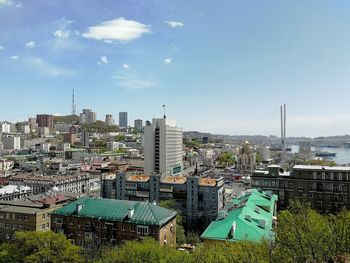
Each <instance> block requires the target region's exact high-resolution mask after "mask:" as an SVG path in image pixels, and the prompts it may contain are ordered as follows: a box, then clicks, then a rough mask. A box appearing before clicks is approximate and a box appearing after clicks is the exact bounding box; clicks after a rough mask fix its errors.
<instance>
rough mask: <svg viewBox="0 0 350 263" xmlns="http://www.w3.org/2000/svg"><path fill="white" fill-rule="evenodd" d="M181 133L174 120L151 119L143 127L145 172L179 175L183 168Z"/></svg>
mask: <svg viewBox="0 0 350 263" xmlns="http://www.w3.org/2000/svg"><path fill="white" fill-rule="evenodd" d="M182 141H183V133H182V128H178V127H176V122H175V121H174V120H170V119H167V118H163V119H153V121H152V124H150V125H146V126H145V129H144V155H145V174H146V175H151V174H152V173H161V174H165V175H180V174H181V173H182V169H183V145H182Z"/></svg>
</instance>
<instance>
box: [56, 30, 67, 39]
mask: <svg viewBox="0 0 350 263" xmlns="http://www.w3.org/2000/svg"><path fill="white" fill-rule="evenodd" d="M52 34H53V35H54V36H55V37H61V38H67V37H69V35H70V32H69V31H67V30H61V29H59V30H56V31H55V32H52Z"/></svg>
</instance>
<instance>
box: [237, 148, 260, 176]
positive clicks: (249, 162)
mask: <svg viewBox="0 0 350 263" xmlns="http://www.w3.org/2000/svg"><path fill="white" fill-rule="evenodd" d="M236 168H237V170H238V171H239V172H240V173H251V172H253V171H254V170H255V168H256V158H255V152H254V149H253V148H252V146H251V145H250V143H249V142H244V143H242V145H241V147H240V149H239V153H238V155H237V162H236Z"/></svg>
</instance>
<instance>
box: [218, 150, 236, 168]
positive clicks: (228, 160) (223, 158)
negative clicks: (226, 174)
mask: <svg viewBox="0 0 350 263" xmlns="http://www.w3.org/2000/svg"><path fill="white" fill-rule="evenodd" d="M217 161H218V162H219V163H220V164H221V165H225V166H230V165H233V164H234V163H235V161H236V158H235V156H234V155H233V154H232V153H228V152H225V153H222V154H221V155H220V156H219V158H218V159H217Z"/></svg>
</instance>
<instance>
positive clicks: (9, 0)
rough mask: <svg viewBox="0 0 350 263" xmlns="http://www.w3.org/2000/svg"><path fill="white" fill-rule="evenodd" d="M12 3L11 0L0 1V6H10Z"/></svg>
mask: <svg viewBox="0 0 350 263" xmlns="http://www.w3.org/2000/svg"><path fill="white" fill-rule="evenodd" d="M11 5H13V2H12V1H11V0H0V6H11Z"/></svg>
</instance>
